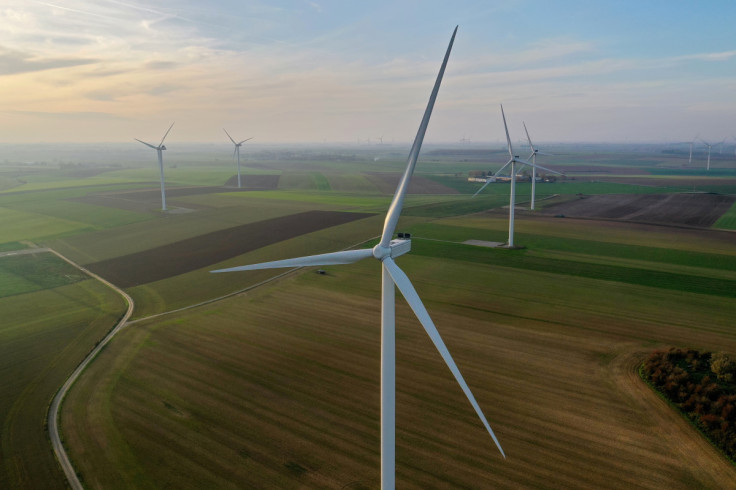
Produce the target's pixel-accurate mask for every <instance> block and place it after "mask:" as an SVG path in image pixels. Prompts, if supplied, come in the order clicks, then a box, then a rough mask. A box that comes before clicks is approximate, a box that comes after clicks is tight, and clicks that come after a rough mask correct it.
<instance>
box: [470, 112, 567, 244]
mask: <svg viewBox="0 0 736 490" xmlns="http://www.w3.org/2000/svg"><path fill="white" fill-rule="evenodd" d="M501 117H503V127H504V129H505V130H506V143H507V144H508V149H509V157H511V158H510V160H509V161H508V162H506V164H505V165H504V166H503V167H501V168H500V169H498V172H496V175H498V174H500V173H501V172H502V171H503V170H504V169H505V168H506V167H508V166H509V165H511V173H510V175H511V193H510V194H511V195H510V196H509V241H508V243H507V244H506V245H507V246H508V247H509V248H513V247H514V208H515V203H516V164H517V163H521V164H522V165H529V166H530V167H532V168H541V169H542V170H546V171H547V172H555V171H554V170H550V169H548V168H545V167H542V166H541V165H537V164H536V163H532V162H529V161H527V160H522V159H520V158H519V155H514V150H513V148H512V147H511V137H510V136H509V127H508V126H507V125H506V114H504V112H503V104H501ZM525 127H526V126H525ZM490 183H491V180H490V179H489V180H488V181H487V182H486V183H485V184H483V186H482V187H481V188H480V189H478V190H477V191H476V192H475V194H473V197H475V196H477V195H478V194H479V193H480V191H482V190H483V189H485V188H486V186H487V185H488V184H490Z"/></svg>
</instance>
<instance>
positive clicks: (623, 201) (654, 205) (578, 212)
mask: <svg viewBox="0 0 736 490" xmlns="http://www.w3.org/2000/svg"><path fill="white" fill-rule="evenodd" d="M734 201H736V197H734V196H724V195H717V194H602V195H595V196H585V197H584V198H581V199H575V200H573V201H568V202H563V203H559V204H553V205H551V206H549V207H546V208H545V209H544V212H545V213H547V214H555V215H557V214H562V215H565V216H570V217H575V218H599V219H600V218H603V219H618V220H625V221H640V222H647V223H662V224H668V225H686V226H700V227H710V226H713V223H715V222H716V221H717V220H718V218H720V217H721V216H722V215H723V213H725V212H726V211H728V210H729V209H730V208H731V206H732V205H733V203H734Z"/></svg>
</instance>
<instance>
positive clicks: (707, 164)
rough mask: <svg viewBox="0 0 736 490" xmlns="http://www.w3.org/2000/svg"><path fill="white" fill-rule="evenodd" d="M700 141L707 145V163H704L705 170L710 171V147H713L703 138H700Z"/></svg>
mask: <svg viewBox="0 0 736 490" xmlns="http://www.w3.org/2000/svg"><path fill="white" fill-rule="evenodd" d="M700 141H702V142H703V144H704V145H705V146H707V147H708V163H706V165H705V170H706V172H707V171H710V149H711V148H713V146H714V145H711V144H710V143H708V142H707V141H705V140H704V139H703V138H700Z"/></svg>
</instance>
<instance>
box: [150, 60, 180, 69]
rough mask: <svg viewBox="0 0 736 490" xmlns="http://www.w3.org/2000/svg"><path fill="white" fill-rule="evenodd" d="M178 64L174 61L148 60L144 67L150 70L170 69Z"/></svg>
mask: <svg viewBox="0 0 736 490" xmlns="http://www.w3.org/2000/svg"><path fill="white" fill-rule="evenodd" d="M177 65H178V63H175V62H174V61H147V62H145V63H144V64H143V66H144V68H147V69H149V70H168V69H170V68H175V67H176V66H177Z"/></svg>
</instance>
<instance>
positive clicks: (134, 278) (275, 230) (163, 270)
mask: <svg viewBox="0 0 736 490" xmlns="http://www.w3.org/2000/svg"><path fill="white" fill-rule="evenodd" d="M368 216H372V215H371V214H367V213H345V212H338V211H307V212H304V213H298V214H292V215H289V216H282V217H279V218H274V219H270V220H266V221H259V222H256V223H249V224H245V225H240V226H236V227H233V228H228V229H225V230H219V231H215V232H212V233H207V234H205V235H199V236H196V237H193V238H188V239H186V240H181V241H179V242H175V243H170V244H168V245H163V246H160V247H156V248H152V249H149V250H145V251H143V252H138V253H134V254H130V255H125V256H122V257H116V258H114V259H108V260H103V261H101V262H96V263H94V264H90V265H88V266H87V268H88V269H89V270H91V271H92V272H94V273H96V274H98V275H100V276H102V277H104V278H105V279H107V280H108V281H110V282H112V283H113V284H115V285H116V286H118V287H122V288H129V287H133V286H139V285H141V284H147V283H150V282H154V281H159V280H161V279H166V278H168V277H173V276H177V275H179V274H184V273H186V272H191V271H194V270H197V269H200V268H202V267H206V266H209V265H213V264H216V263H218V262H222V261H223V260H227V259H230V258H232V257H237V256H238V255H241V254H244V253H246V252H250V251H252V250H256V249H258V248H261V247H265V246H267V245H271V244H273V243H276V242H280V241H283V240H287V239H289V238H294V237H297V236H300V235H304V234H306V233H310V232H313V231H317V230H321V229H324V228H329V227H332V226H337V225H341V224H344V223H349V222H351V221H354V220H358V219H363V218H366V217H368Z"/></svg>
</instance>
